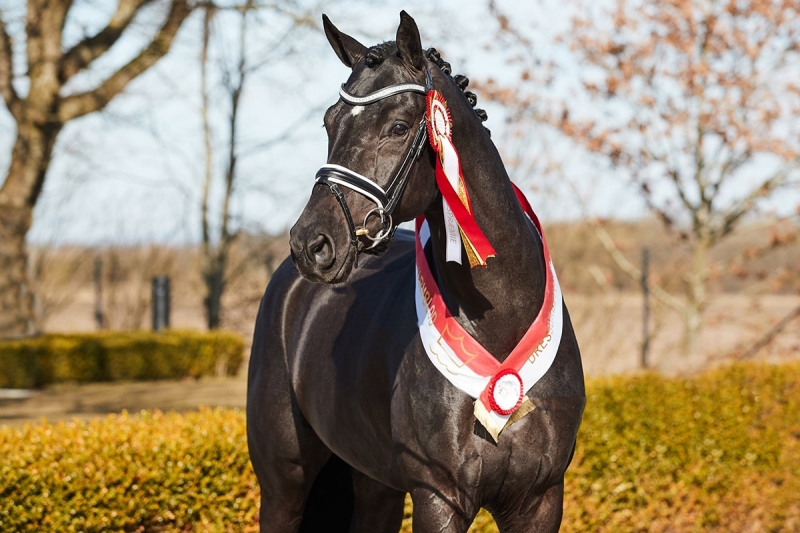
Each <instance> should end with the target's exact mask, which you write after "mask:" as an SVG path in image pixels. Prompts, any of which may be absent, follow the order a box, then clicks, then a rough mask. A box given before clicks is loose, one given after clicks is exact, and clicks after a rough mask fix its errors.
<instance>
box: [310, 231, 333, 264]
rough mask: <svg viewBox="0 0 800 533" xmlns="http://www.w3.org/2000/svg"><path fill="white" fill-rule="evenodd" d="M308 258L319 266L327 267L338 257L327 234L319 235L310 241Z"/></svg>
mask: <svg viewBox="0 0 800 533" xmlns="http://www.w3.org/2000/svg"><path fill="white" fill-rule="evenodd" d="M306 250H307V255H308V258H309V259H311V260H312V261H313V262H314V263H316V264H317V266H319V267H321V268H327V267H329V266H331V265H332V264H333V261H334V260H335V259H336V253H335V252H334V250H333V245H332V244H331V241H330V240H329V239H328V238H327V237H326V236H325V235H317V236H316V237H314V238H313V239H311V240H310V241H309V242H308V246H307V247H306Z"/></svg>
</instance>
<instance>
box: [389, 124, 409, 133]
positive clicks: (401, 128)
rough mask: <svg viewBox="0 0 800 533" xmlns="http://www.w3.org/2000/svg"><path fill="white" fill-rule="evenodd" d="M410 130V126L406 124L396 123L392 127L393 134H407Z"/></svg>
mask: <svg viewBox="0 0 800 533" xmlns="http://www.w3.org/2000/svg"><path fill="white" fill-rule="evenodd" d="M406 132H408V126H406V125H405V124H395V125H394V127H393V128H392V135H405V134H406Z"/></svg>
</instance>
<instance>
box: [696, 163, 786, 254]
mask: <svg viewBox="0 0 800 533" xmlns="http://www.w3.org/2000/svg"><path fill="white" fill-rule="evenodd" d="M798 167H800V159H795V160H794V161H792V162H791V163H788V164H787V165H785V166H784V167H783V168H781V169H780V170H779V171H778V172H776V173H775V174H774V175H773V176H772V177H771V178H769V179H768V180H766V181H764V182H763V183H762V184H761V185H760V186H759V187H758V188H756V189H754V190H752V191H751V192H750V194H748V195H747V196H745V197H744V198H742V199H741V200H739V201H738V202H736V204H734V206H733V207H732V208H731V209H730V210H729V211H728V212H727V213H726V214H725V216H723V217H722V222H721V224H720V226H719V227H718V228H715V229H714V230H713V232H712V236H713V238H714V239H715V240H719V239H720V238H722V237H724V236H725V235H727V234H728V233H730V232H731V231H732V230H733V227H734V226H735V225H736V222H738V220H739V219H740V218H742V217H743V216H744V215H746V214H747V213H749V212H750V211H751V210H752V209H753V206H754V205H755V203H756V202H757V201H758V200H759V199H761V198H764V197H765V196H767V195H769V194H770V193H771V192H772V191H774V190H775V189H777V188H778V187H780V186H782V185H783V184H784V183H786V181H787V180H788V179H789V176H790V175H791V174H792V172H794V171H795V170H797V169H798Z"/></svg>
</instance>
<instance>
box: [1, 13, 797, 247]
mask: <svg viewBox="0 0 800 533" xmlns="http://www.w3.org/2000/svg"><path fill="white" fill-rule="evenodd" d="M114 4H115V3H114V2H107V1H104V0H83V1H80V0H78V1H76V8H74V12H73V16H72V18H71V19H70V21H69V23H68V26H67V30H68V31H67V40H68V44H69V40H72V41H74V40H76V39H78V38H80V36H81V34H82V33H83V32H92V31H97V29H99V28H101V27H102V25H103V24H104V23H105V22H106V21H107V20H108V17H109V16H110V13H111V12H112V11H113V8H114ZM500 4H501V5H504V6H505V7H506V9H511V8H512V7H513V9H514V13H515V20H519V21H524V20H526V18H527V19H533V18H536V19H537V20H538V21H539V27H544V28H549V29H551V30H552V31H556V30H558V29H559V28H562V27H563V26H564V24H565V23H566V20H567V18H566V17H567V13H565V11H564V10H563V9H561V8H559V7H558V6H559V4H558V3H557V2H550V1H540V2H526V3H521V2H514V3H512V2H500ZM0 6H2V7H3V9H4V13H5V15H6V16H5V18H6V20H7V21H8V22H9V23H10V24H11V30H12V31H16V34H17V40H18V41H19V38H20V37H21V36H20V35H19V33H20V29H21V26H20V25H19V24H17V25H16V26H14V20H13V17H14V16H17V17H19V15H20V14H21V13H23V11H21V7H22V2H21V0H15V1H10V0H6V1H5V2H4V3H0ZM400 9H406V10H407V11H408V12H409V13H410V14H411V15H412V16H414V17H415V19H416V20H417V23H418V25H419V27H420V31H421V34H422V40H423V46H425V47H428V46H435V47H437V48H439V49H440V50H441V51H442V53H443V56H444V57H445V58H446V59H447V60H448V61H449V62H450V63H451V64H452V65H453V68H454V71H455V72H458V73H464V74H466V75H467V76H469V77H470V78H472V79H480V78H487V77H490V76H491V77H494V78H495V79H500V80H503V79H504V78H505V79H508V77H509V76H511V74H512V71H511V69H509V68H508V67H507V66H505V64H504V63H505V59H506V58H504V57H498V51H497V50H486V49H485V46H484V45H485V44H486V43H488V42H489V41H490V40H491V39H492V37H493V35H494V32H495V31H496V26H495V23H494V22H493V21H492V20H491V18H490V17H489V15H488V11H487V10H486V7H485V4H484V3H483V2H477V1H475V2H463V1H461V2H459V1H455V0H447V1H441V2H421V1H417V2H385V3H383V4H382V5H381V6H380V7H375V6H373V5H372V4H369V3H366V2H330V3H327V4H326V3H323V5H322V6H321V7H320V8H319V9H314V20H315V22H316V24H317V26H318V27H317V28H307V29H305V30H303V31H302V32H299V33H297V34H296V35H295V36H294V37H290V38H289V39H288V40H281V42H280V43H277V44H276V43H275V42H274V39H275V36H276V35H280V34H282V33H281V30H282V24H285V22H282V21H281V20H280V18H277V17H271V16H269V15H268V14H265V15H263V20H262V25H261V26H260V29H259V30H258V31H254V32H252V41H250V42H249V43H248V44H249V46H250V47H251V60H252V61H256V60H261V59H263V58H265V57H268V54H270V53H273V55H274V51H275V50H282V52H280V54H278V55H277V56H276V57H273V58H272V59H271V61H270V63H269V65H268V67H266V68H263V69H261V70H259V71H258V72H257V73H256V74H254V75H253V77H252V78H251V80H250V82H249V83H248V85H247V86H246V88H245V92H244V94H243V97H242V98H243V99H242V115H243V119H242V123H241V129H240V131H239V136H240V142H241V145H242V147H243V148H244V149H246V150H247V152H248V153H249V154H250V155H247V156H246V157H242V158H241V160H240V162H241V166H240V171H241V172H240V175H239V177H238V180H239V181H238V185H237V187H238V188H237V191H236V196H235V200H234V212H235V214H236V220H237V223H238V224H240V225H242V226H243V227H245V228H246V229H248V230H250V231H257V232H258V231H266V232H270V233H277V232H280V231H283V230H285V229H287V228H288V227H289V226H291V224H292V223H293V221H294V220H295V219H296V217H297V216H298V214H299V213H300V211H301V210H302V207H303V205H304V204H305V201H306V200H307V198H308V195H309V193H310V191H311V187H312V184H313V176H314V173H315V171H316V169H317V168H318V167H319V166H320V165H322V164H323V163H324V162H325V155H326V137H325V132H324V130H323V129H322V128H321V125H322V113H323V110H324V108H325V107H326V106H328V105H331V104H333V103H334V102H335V101H336V98H337V89H338V86H339V84H341V83H342V82H343V81H344V80H345V79H346V77H347V75H348V70H347V69H346V68H345V67H344V66H343V65H342V64H341V63H340V62H339V60H338V59H337V58H336V56H335V55H334V53H333V52H332V51H331V50H330V47H329V46H328V43H327V40H326V39H325V36H324V34H323V33H322V32H321V31H320V30H319V26H320V24H319V21H320V17H321V13H323V12H325V13H327V14H328V16H329V17H330V18H331V19H332V21H333V22H334V23H335V24H336V25H337V26H338V27H339V28H340V29H341V30H342V31H345V32H346V33H349V34H351V35H353V36H354V37H356V38H358V39H359V40H361V41H362V42H363V43H365V44H374V43H375V42H379V41H381V40H391V39H393V38H394V34H395V31H396V28H397V24H398V20H399V16H398V13H399V11H400ZM156 15H157V13H155V12H153V13H150V14H149V16H156ZM142 18H143V19H145V18H146V17H142ZM200 19H201V17H200V13H196V14H195V15H194V16H193V17H192V18H191V19H190V20H189V21H187V22H186V23H185V25H184V27H183V28H182V30H181V32H180V34H179V36H178V39H177V40H176V43H175V45H174V47H173V50H172V51H171V52H170V54H169V55H168V56H167V57H166V58H165V59H163V60H162V61H161V62H159V63H158V64H157V65H156V66H155V67H154V68H153V69H151V71H149V72H147V73H145V74H144V75H142V76H141V77H140V78H139V79H137V80H136V81H135V82H134V83H132V84H131V85H130V86H129V87H128V88H127V90H126V91H125V93H124V94H121V95H119V96H118V97H117V98H115V99H114V100H113V101H112V103H111V104H109V106H108V107H107V109H106V110H105V111H103V112H101V113H96V114H94V115H91V116H87V117H84V118H81V119H78V120H76V121H73V122H72V123H70V124H68V125H67V127H66V128H65V129H64V130H63V131H62V133H61V136H60V137H59V142H58V146H57V149H56V156H55V158H54V160H53V163H52V165H51V168H50V170H49V174H48V178H47V182H46V185H45V189H44V192H43V195H42V198H41V199H40V202H39V204H38V206H37V209H36V213H35V222H34V227H33V229H32V231H31V233H30V240H31V241H32V242H35V243H83V244H111V243H119V244H136V243H145V242H163V243H170V244H183V243H190V242H196V241H197V240H198V237H199V233H200V232H199V228H200V223H199V199H200V192H201V189H200V183H201V180H202V177H203V167H202V161H203V139H202V130H201V122H200V112H199V106H200V92H199V59H198V58H199V43H200ZM543 20H544V24H542V21H543ZM146 22H147V21H146V20H142V21H140V24H138V25H137V26H136V27H134V28H133V29H132V30H133V31H131V34H130V35H129V36H127V38H126V40H124V41H122V42H120V43H119V44H118V45H117V46H115V47H114V48H113V49H112V51H111V52H112V53H111V54H110V55H109V56H108V57H105V58H103V60H102V61H101V62H99V64H98V65H97V66H96V68H94V69H93V70H92V71H90V72H89V73H87V74H85V75H82V76H81V77H79V78H76V79H75V83H74V87H73V88H74V89H80V88H81V87H89V86H91V85H93V84H95V83H97V81H98V80H99V79H102V76H103V75H104V74H105V73H106V72H108V71H109V70H110V69H113V68H114V67H115V66H118V65H121V64H123V63H124V62H125V61H126V60H127V59H128V58H129V57H131V56H132V55H133V54H134V53H136V50H137V49H138V48H139V47H141V43H143V42H144V41H145V39H146V38H147V36H148V33H149V32H151V31H152V24H147V23H146ZM216 30H217V31H218V34H219V35H225V36H226V38H225V39H224V40H223V44H221V45H218V46H217V47H216V48H215V49H214V52H213V54H214V56H213V57H214V61H218V60H220V58H221V57H223V56H224V57H227V58H228V59H230V52H231V50H233V49H234V48H235V47H234V44H235V42H236V41H235V40H236V37H235V35H236V31H237V23H236V21H235V18H234V17H221V18H220V19H218V20H217V27H216ZM264 32H266V33H264ZM271 39H272V40H271ZM549 39H551V36H550V35H548V34H547V31H543V32H540V33H538V34H537V35H536V36H535V45H537V46H541V47H547V46H549ZM20 50H21V48H20V46H19V45H17V51H18V52H19V51H20ZM289 52H291V53H289ZM281 54H286V55H281ZM215 64H216V63H215ZM214 72H216V74H213V75H212V76H214V78H213V80H214V81H215V82H218V81H219V73H218V70H215V71H214ZM18 89H20V90H23V91H24V87H22V86H21V85H18ZM222 96H223V94H222V93H221V92H219V91H215V92H213V93H212V100H213V101H214V102H215V103H217V105H215V113H214V115H213V117H212V120H213V124H214V125H216V126H218V127H217V128H215V132H214V143H215V147H216V148H217V153H218V154H219V157H218V158H217V160H216V161H215V170H216V177H217V178H218V179H217V187H216V188H215V189H214V191H213V192H214V194H215V197H217V198H218V197H219V194H220V192H221V184H220V182H221V176H222V173H221V172H222V169H223V159H222V156H223V151H224V148H225V144H226V138H225V135H224V128H221V127H219V126H222V125H223V123H224V121H225V115H226V112H227V110H226V108H225V106H224V105H221V104H220V98H221V97H222ZM479 106H480V107H485V108H486V109H487V110H488V112H489V121H488V123H487V126H488V127H489V128H490V129H491V130H492V132H493V138H494V139H495V142H496V143H497V144H498V147H499V148H500V150H501V152H504V151H505V152H507V153H509V154H511V153H516V152H515V151H518V150H519V149H520V147H519V145H515V144H514V141H513V140H512V139H511V138H510V134H509V132H508V131H507V130H506V126H505V111H504V110H503V109H501V108H499V107H498V106H497V105H490V104H488V103H487V102H486V101H484V100H482V99H481V98H480V94H479ZM311 111H313V113H312V118H310V119H308V120H305V121H303V120H302V119H303V117H305V116H307V115H308V114H309V112H311ZM314 113H316V114H314ZM287 129H290V130H291V134H292V139H291V140H290V141H287V142H284V143H280V144H276V145H275V146H274V147H273V148H271V149H259V146H260V145H263V144H264V143H267V142H269V141H270V139H274V138H275V137H276V136H279V135H281V134H283V133H285V132H286V131H287ZM12 142H13V122H12V121H11V119H10V117H9V116H8V114H7V113H6V112H5V110H4V109H3V110H2V111H0V175H2V174H4V173H5V169H6V168H7V165H8V160H9V157H10V148H11V143H12ZM530 150H531V151H535V150H547V151H551V152H553V153H554V154H555V155H557V156H559V157H562V158H564V159H566V160H571V163H570V165H567V166H566V167H565V171H566V172H567V173H569V174H570V175H569V176H568V178H569V179H570V180H571V182H572V183H575V184H577V187H578V189H579V191H580V193H581V194H582V195H583V196H584V197H585V198H586V199H588V201H589V204H590V210H591V211H592V212H593V213H595V214H599V215H603V216H617V217H623V218H635V217H640V216H643V215H644V214H645V210H644V208H643V206H642V205H641V202H640V200H639V199H638V197H637V196H636V195H635V194H634V193H633V192H632V191H631V190H630V189H629V188H628V187H627V186H626V184H625V183H624V181H623V180H622V179H620V178H619V177H618V176H614V175H613V174H611V173H603V171H602V170H599V169H598V167H597V165H596V163H595V162H594V161H591V160H590V159H588V158H581V159H580V160H577V161H576V160H575V159H576V158H574V156H572V154H571V153H570V150H571V148H570V147H568V146H567V145H565V144H564V143H563V142H561V141H560V140H559V139H558V138H554V137H552V136H548V135H541V136H539V137H536V138H535V139H534V140H533V141H532V142H531V146H530ZM598 173H600V174H602V175H601V176H598ZM518 174H519V173H517V174H513V173H512V177H513V178H515V179H516V180H517V181H518V182H521V183H522V185H523V186H524V187H525V188H527V190H528V191H529V196H530V199H531V202H532V204H533V207H534V209H536V210H537V212H539V213H540V216H541V217H542V218H543V219H544V220H545V221H548V220H550V221H552V220H562V219H570V218H575V217H578V216H579V215H580V213H581V207H580V202H578V201H577V200H576V198H575V195H576V191H575V190H574V189H573V188H572V187H570V186H568V185H567V184H566V183H564V182H562V181H561V180H560V179H557V178H556V177H554V176H552V175H551V176H527V175H518ZM787 206H788V204H787ZM787 208H788V207H787Z"/></svg>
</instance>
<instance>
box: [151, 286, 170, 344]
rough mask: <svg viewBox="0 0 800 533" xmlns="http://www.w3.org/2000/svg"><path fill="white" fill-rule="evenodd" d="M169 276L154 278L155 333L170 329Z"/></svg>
mask: <svg viewBox="0 0 800 533" xmlns="http://www.w3.org/2000/svg"><path fill="white" fill-rule="evenodd" d="M169 308H170V294H169V276H156V277H154V278H153V331H161V330H162V329H166V328H169V310H170V309H169Z"/></svg>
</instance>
